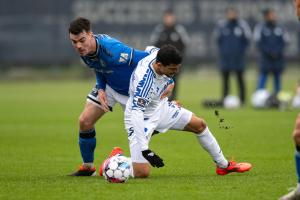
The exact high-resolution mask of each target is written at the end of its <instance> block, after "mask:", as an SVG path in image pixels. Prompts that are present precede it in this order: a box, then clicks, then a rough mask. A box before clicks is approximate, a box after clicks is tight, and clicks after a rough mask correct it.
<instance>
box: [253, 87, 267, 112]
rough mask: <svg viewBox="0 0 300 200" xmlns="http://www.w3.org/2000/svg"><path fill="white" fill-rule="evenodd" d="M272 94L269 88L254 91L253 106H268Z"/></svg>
mask: <svg viewBox="0 0 300 200" xmlns="http://www.w3.org/2000/svg"><path fill="white" fill-rule="evenodd" d="M270 96H271V94H270V93H269V92H268V90H265V89H260V90H257V91H255V92H254V93H253V95H252V98H251V103H252V106H253V107H255V108H265V107H266V106H267V100H268V98H269V97H270Z"/></svg>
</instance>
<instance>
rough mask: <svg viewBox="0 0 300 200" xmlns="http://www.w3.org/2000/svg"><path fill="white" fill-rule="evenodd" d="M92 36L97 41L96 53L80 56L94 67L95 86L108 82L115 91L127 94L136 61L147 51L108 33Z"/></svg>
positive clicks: (103, 86)
mask: <svg viewBox="0 0 300 200" xmlns="http://www.w3.org/2000/svg"><path fill="white" fill-rule="evenodd" d="M94 36H95V39H96V43H97V50H96V53H95V54H94V55H87V56H82V57H81V58H82V60H83V61H84V62H85V64H87V65H88V66H89V67H90V68H92V69H94V71H95V74H96V79H97V83H96V88H97V89H105V85H106V84H108V85H109V86H110V87H111V88H112V89H114V90H115V91H116V92H118V93H120V94H122V95H126V96H128V87H129V79H130V76H131V74H132V72H133V70H134V69H135V67H136V65H137V63H138V62H139V61H140V60H141V59H143V58H144V57H146V56H147V55H149V53H147V52H144V51H139V50H136V49H133V48H131V47H129V46H127V45H125V44H124V43H122V42H120V41H118V40H116V39H114V38H112V37H110V36H108V35H104V34H99V35H94Z"/></svg>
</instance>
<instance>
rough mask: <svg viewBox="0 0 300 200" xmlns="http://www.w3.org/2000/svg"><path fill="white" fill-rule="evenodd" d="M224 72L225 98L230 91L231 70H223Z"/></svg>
mask: <svg viewBox="0 0 300 200" xmlns="http://www.w3.org/2000/svg"><path fill="white" fill-rule="evenodd" d="M221 73H222V83H223V85H222V86H223V87H222V88H223V96H222V98H223V99H224V98H225V97H226V96H227V95H228V93H229V75H230V71H227V70H224V71H222V72H221Z"/></svg>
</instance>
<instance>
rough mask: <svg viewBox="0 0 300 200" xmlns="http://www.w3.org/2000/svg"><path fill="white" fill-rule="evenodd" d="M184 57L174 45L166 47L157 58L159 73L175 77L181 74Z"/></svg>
mask: <svg viewBox="0 0 300 200" xmlns="http://www.w3.org/2000/svg"><path fill="white" fill-rule="evenodd" d="M181 62H182V56H181V54H180V52H179V51H178V50H177V49H176V47H174V46H172V45H164V46H162V48H161V49H160V50H159V51H158V53H157V56H156V62H155V64H156V66H157V68H156V69H157V73H158V74H160V75H163V74H164V75H166V76H168V77H173V76H174V75H175V74H177V73H178V72H179V68H180V66H181Z"/></svg>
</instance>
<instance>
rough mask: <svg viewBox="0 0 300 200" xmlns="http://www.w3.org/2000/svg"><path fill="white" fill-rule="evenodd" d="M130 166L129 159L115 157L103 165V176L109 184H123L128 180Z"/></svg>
mask: <svg viewBox="0 0 300 200" xmlns="http://www.w3.org/2000/svg"><path fill="white" fill-rule="evenodd" d="M130 172H131V164H130V160H129V158H127V157H125V156H120V155H116V156H113V157H111V158H109V159H108V160H107V161H106V163H105V164H104V170H103V176H104V177H105V179H106V180H107V181H108V182H111V183H124V182H125V181H127V180H128V179H129V176H130V174H131V173H130Z"/></svg>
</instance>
